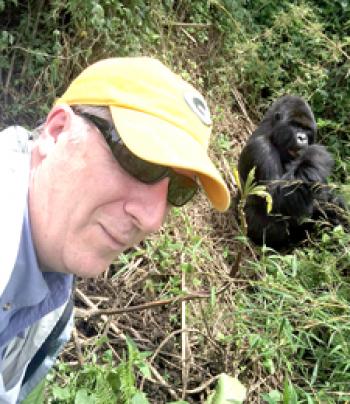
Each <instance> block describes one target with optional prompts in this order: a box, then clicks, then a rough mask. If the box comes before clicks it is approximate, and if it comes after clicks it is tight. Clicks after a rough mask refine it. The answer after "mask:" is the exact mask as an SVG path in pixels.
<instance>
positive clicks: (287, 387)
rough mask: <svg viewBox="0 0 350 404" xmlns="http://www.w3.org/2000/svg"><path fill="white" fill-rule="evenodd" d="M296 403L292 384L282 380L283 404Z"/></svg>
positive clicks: (296, 399)
mask: <svg viewBox="0 0 350 404" xmlns="http://www.w3.org/2000/svg"><path fill="white" fill-rule="evenodd" d="M297 403H298V395H297V392H296V391H295V388H294V387H293V384H292V383H291V382H290V381H289V380H286V381H285V382H284V389H283V404H297Z"/></svg>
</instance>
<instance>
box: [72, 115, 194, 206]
mask: <svg viewBox="0 0 350 404" xmlns="http://www.w3.org/2000/svg"><path fill="white" fill-rule="evenodd" d="M76 114H77V115H80V116H82V117H84V118H85V119H87V120H88V121H90V122H92V123H93V124H94V125H95V126H96V127H97V129H98V130H99V131H100V132H101V134H102V135H103V137H104V138H105V140H106V142H107V144H108V146H109V147H110V149H111V152H112V154H113V156H114V157H115V159H116V160H117V161H118V163H119V164H120V166H121V167H122V168H123V169H124V170H125V171H126V172H127V173H128V174H130V175H131V176H132V177H134V178H136V179H137V180H138V181H140V182H143V183H144V184H154V183H156V182H158V181H160V180H162V179H163V178H166V177H169V185H168V197H167V199H168V202H169V203H170V204H171V205H173V206H177V207H179V206H183V205H185V204H186V203H187V202H188V201H190V200H191V199H192V198H193V197H194V195H195V194H196V192H197V191H198V188H199V187H198V184H197V182H196V181H195V180H194V179H192V178H190V177H188V176H186V175H182V174H179V173H177V172H175V171H174V170H173V169H172V168H170V167H167V166H161V165H158V164H154V163H150V162H149V161H146V160H142V159H140V158H139V157H137V156H136V155H135V154H133V153H132V152H131V151H130V150H129V149H128V148H127V147H126V146H125V144H124V143H123V141H122V139H121V138H120V136H119V135H118V133H117V131H116V129H115V127H114V126H113V125H112V124H110V123H109V122H108V121H106V120H105V119H102V118H100V117H97V116H95V115H91V114H89V113H86V112H80V111H79V112H76Z"/></svg>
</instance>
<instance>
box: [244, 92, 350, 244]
mask: <svg viewBox="0 0 350 404" xmlns="http://www.w3.org/2000/svg"><path fill="white" fill-rule="evenodd" d="M316 131H317V127H316V122H315V118H314V115H313V113H312V111H311V108H310V106H309V105H308V104H307V102H306V101H304V100H303V99H302V98H300V97H297V96H291V95H286V96H283V97H281V98H279V99H277V100H276V101H275V102H274V103H273V104H272V106H271V107H270V108H269V109H268V111H267V112H266V114H265V116H264V117H263V120H262V122H261V124H260V125H259V127H258V128H257V129H256V130H255V131H254V132H253V134H252V135H251V137H250V138H249V139H248V142H247V144H246V145H245V147H244V148H243V150H242V153H241V155H240V158H239V162H238V172H239V175H240V178H241V181H242V182H245V181H246V179H247V176H248V174H249V172H250V170H251V169H252V168H253V167H255V182H256V183H258V184H262V185H265V186H266V189H267V191H268V192H269V193H270V195H271V196H272V201H273V205H272V211H271V212H270V213H269V214H268V213H267V210H266V202H265V200H264V199H262V198H261V197H259V196H254V195H250V196H249V197H248V198H247V201H246V205H245V214H246V220H247V225H248V236H249V237H250V238H251V239H252V240H253V241H254V242H255V243H256V244H260V245H261V244H263V243H265V244H266V245H268V246H270V247H273V248H275V249H279V248H282V247H285V246H288V245H289V244H291V243H294V242H297V241H300V240H302V239H303V238H305V235H306V231H308V230H311V228H312V223H314V222H315V221H317V220H327V221H328V222H330V223H331V224H333V225H335V224H338V223H340V222H341V217H342V214H341V213H340V212H341V211H342V209H344V208H345V205H344V202H343V200H342V199H341V198H340V197H338V196H336V195H335V194H334V192H333V191H332V190H331V188H330V187H329V186H327V177H328V176H329V175H330V173H331V170H332V168H333V165H334V161H333V159H332V157H331V155H330V154H329V153H328V151H327V150H326V148H325V147H324V146H322V145H320V144H317V143H315V141H316Z"/></svg>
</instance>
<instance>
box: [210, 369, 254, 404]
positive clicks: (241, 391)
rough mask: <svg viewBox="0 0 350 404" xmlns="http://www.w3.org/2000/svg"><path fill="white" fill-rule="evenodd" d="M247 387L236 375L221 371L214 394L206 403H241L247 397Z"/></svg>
mask: <svg viewBox="0 0 350 404" xmlns="http://www.w3.org/2000/svg"><path fill="white" fill-rule="evenodd" d="M246 394H247V389H246V388H245V387H244V386H243V384H242V383H241V382H240V381H239V380H238V379H237V378H235V377H231V376H229V375H227V374H226V373H221V375H220V376H219V379H218V383H217V386H216V388H215V392H214V394H212V395H211V396H210V397H209V398H208V400H207V402H206V404H240V403H243V401H244V400H245V398H246Z"/></svg>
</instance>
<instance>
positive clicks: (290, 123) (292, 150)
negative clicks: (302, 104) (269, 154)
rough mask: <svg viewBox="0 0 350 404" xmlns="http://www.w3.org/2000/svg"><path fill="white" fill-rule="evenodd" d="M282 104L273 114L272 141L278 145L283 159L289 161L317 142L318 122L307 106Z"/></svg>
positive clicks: (284, 161)
mask: <svg viewBox="0 0 350 404" xmlns="http://www.w3.org/2000/svg"><path fill="white" fill-rule="evenodd" d="M290 107H291V106H290V105H288V108H287V106H283V105H282V106H281V109H280V111H277V112H275V113H274V115H273V124H272V133H271V142H272V143H273V144H274V145H275V146H276V147H277V149H278V151H279V153H280V157H281V161H282V162H283V163H286V162H289V161H291V160H293V159H295V158H297V157H298V156H300V154H301V153H302V152H303V151H304V150H305V149H306V148H307V147H308V146H310V145H311V144H313V143H314V142H315V137H316V123H315V120H314V117H313V115H311V114H310V113H309V111H308V110H307V109H305V108H303V109H300V108H296V106H294V109H290Z"/></svg>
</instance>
